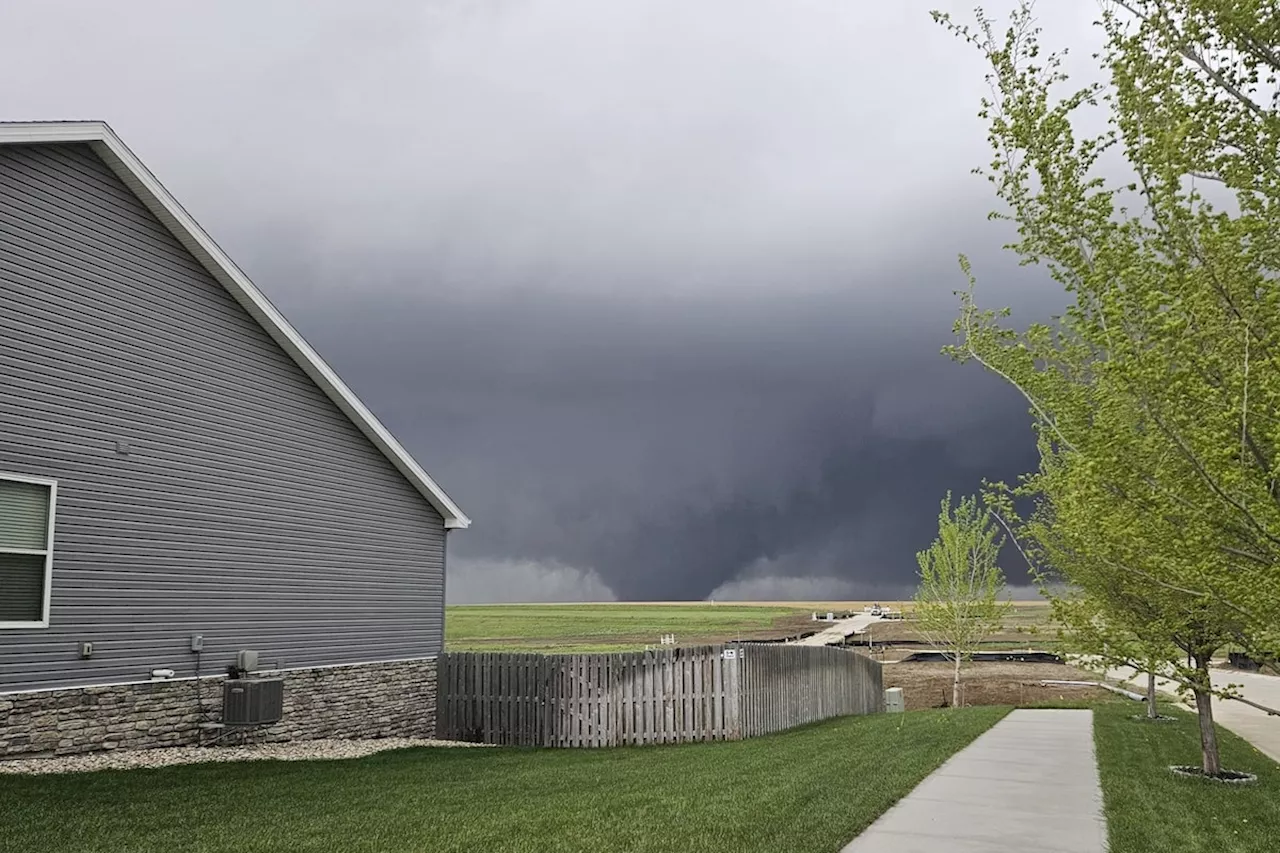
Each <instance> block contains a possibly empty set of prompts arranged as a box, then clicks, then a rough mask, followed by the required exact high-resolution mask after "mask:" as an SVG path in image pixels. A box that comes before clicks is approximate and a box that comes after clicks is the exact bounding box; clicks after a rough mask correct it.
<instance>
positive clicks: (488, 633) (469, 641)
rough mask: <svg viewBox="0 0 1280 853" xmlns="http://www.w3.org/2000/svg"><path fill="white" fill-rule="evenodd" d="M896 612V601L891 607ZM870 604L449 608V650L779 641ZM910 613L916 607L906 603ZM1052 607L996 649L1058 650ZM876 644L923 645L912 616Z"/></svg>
mask: <svg viewBox="0 0 1280 853" xmlns="http://www.w3.org/2000/svg"><path fill="white" fill-rule="evenodd" d="M888 603H889V604H891V605H893V606H894V607H897V606H899V605H898V603H897V602H888ZM864 604H865V603H864V602H860V601H859V602H850V601H846V602H790V603H788V602H766V603H744V602H732V603H730V602H725V603H716V604H712V603H709V602H684V603H676V602H666V603H652V604H641V603H626V604H486V605H471V606H450V607H448V608H446V611H445V646H446V647H447V648H448V649H450V650H454V651H537V652H616V651H627V650H631V649H643V648H645V647H646V646H655V645H658V643H659V642H660V640H659V638H660V637H661V636H662V635H663V634H674V635H675V638H676V643H677V645H682V646H689V645H698V644H704V643H723V642H727V641H730V640H763V639H777V638H780V637H784V636H789V635H795V634H800V633H804V632H808V631H814V630H818V629H820V628H822V627H824V623H815V622H813V621H812V615H813V613H814V611H818V612H820V613H825V612H827V611H828V610H831V611H835V612H848V611H860V610H862V608H863V606H864ZM906 609H907V610H908V611H909V610H910V604H909V602H908V603H907V607H906ZM1048 622H1049V608H1048V607H1047V606H1045V605H1044V604H1042V603H1040V602H1019V603H1018V604H1017V605H1016V606H1015V607H1014V609H1013V611H1012V612H1011V613H1010V614H1009V616H1008V617H1007V618H1006V620H1005V627H1004V629H1003V630H1002V631H1001V632H1000V633H999V634H997V635H995V636H993V637H992V638H991V642H990V647H991V648H1012V647H1018V648H1026V647H1028V646H1035V647H1036V648H1048V649H1052V648H1054V647H1055V646H1056V643H1057V641H1056V638H1055V636H1054V632H1053V629H1052V628H1051V627H1050V626H1049V624H1048ZM872 636H873V638H874V639H875V642H876V643H877V644H880V643H885V642H887V643H889V644H890V645H892V643H893V642H894V641H919V640H920V636H919V635H918V634H917V633H916V631H915V628H914V626H913V625H912V623H911V621H910V620H909V619H908V620H907V621H903V622H881V623H878V624H877V625H875V626H874V627H873V629H872Z"/></svg>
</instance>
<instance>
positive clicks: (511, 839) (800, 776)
mask: <svg viewBox="0 0 1280 853" xmlns="http://www.w3.org/2000/svg"><path fill="white" fill-rule="evenodd" d="M1007 710H1008V709H1006V708H966V709H959V710H943V711H917V712H913V713H910V714H902V715H889V714H879V715H874V716H869V717H848V718H844V719H840V720H831V721H827V722H824V723H819V724H816V725H813V726H808V727H805V728H803V729H796V730H793V731H790V732H787V733H784V734H780V735H775V736H772V737H766V738H757V739H754V740H748V741H741V742H735V743H703V744H689V745H685V746H667V747H638V748H637V747H633V748H624V749H611V750H541V751H539V750H518V749H483V748H478V749H465V748H464V749H410V750H400V751H396V752H387V753H382V754H379V755H374V756H370V757H368V758H363V759H357V760H350V761H332V762H248V763H242V764H206V765H189V766H185V767H169V768H164V769H159V770H134V771H103V772H98V773H87V774H76V775H63V776H26V777H24V776H0V833H2V834H0V849H3V850H5V851H7V853H20V851H32V852H33V853H35V851H39V853H48V851H55V850H56V851H83V853H93V851H98V853H150V852H151V851H155V853H169V851H183V852H184V853H200V851H228V853H231V851H234V853H266V851H271V853H279V851H289V853H311V851H333V853H338V851H343V853H346V851H379V853H396V851H414V853H419V851H433V853H464V852H465V853H472V851H479V850H486V851H495V853H522V851H527V853H555V851H583V853H612V851H618V853H622V851H628V853H630V851H638V852H639V851H653V853H658V852H659V851H661V853H670V851H681V853H686V852H687V853H703V851H705V853H713V852H714V853H719V851H734V853H833V851H836V850H839V849H840V847H841V846H842V845H843V844H845V843H846V842H848V841H849V840H850V839H852V838H853V837H854V836H855V835H857V833H858V832H859V831H861V830H862V829H863V828H864V827H866V826H867V825H868V824H870V823H871V821H872V820H874V819H875V817H876V816H877V815H879V814H880V813H881V812H883V811H884V810H886V809H887V808H888V807H889V806H890V805H892V804H893V803H894V802H895V801H896V800H898V799H899V798H901V797H902V796H903V795H904V794H905V793H906V792H907V791H909V790H910V789H911V788H912V787H914V786H915V784H916V783H917V782H919V781H920V780H921V779H923V778H924V777H925V776H926V775H928V774H929V773H930V772H931V771H932V770H934V769H935V768H936V767H937V766H938V765H940V764H941V763H942V762H943V761H944V760H945V759H946V758H947V757H948V756H949V755H951V754H952V753H954V752H955V751H956V750H958V749H960V748H961V747H963V746H964V745H965V744H967V743H969V742H970V741H971V740H973V739H974V738H975V737H977V736H978V735H979V734H980V733H981V732H983V731H984V730H986V729H987V728H988V727H990V726H991V725H992V724H994V723H995V722H996V721H997V720H998V719H1000V718H1001V717H1002V716H1003V715H1004V714H1005V713H1006V711H1007Z"/></svg>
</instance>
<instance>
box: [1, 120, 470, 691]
mask: <svg viewBox="0 0 1280 853" xmlns="http://www.w3.org/2000/svg"><path fill="white" fill-rule="evenodd" d="M121 450H124V451H127V452H120V451H121ZM0 472H7V473H14V474H24V475H28V476H36V477H49V478H55V479H57V481H58V506H57V516H56V522H55V533H54V560H53V589H52V595H51V608H50V627H48V628H42V629H0V692H3V691H13V690H26V689H33V688H43V687H60V686H77V685H84V684H103V683H114V682H122V681H136V680H142V679H146V678H147V677H148V676H149V673H150V671H151V670H152V669H154V668H166V669H173V670H176V671H177V672H178V674H179V675H190V674H192V673H193V672H194V665H195V655H193V654H192V653H191V652H190V650H189V643H190V636H191V635H192V634H202V635H203V636H204V638H205V651H204V653H203V657H202V666H203V671H204V672H207V673H208V672H218V671H223V670H225V668H226V666H227V665H228V664H229V663H232V662H233V660H234V656H235V652H236V651H237V650H238V649H242V648H253V649H257V650H258V651H260V652H261V653H262V660H263V662H264V663H266V664H270V665H273V666H279V667H305V666H320V665H331V664H343V663H361V662H367V661H388V660H399V659H409V658H420V657H430V656H433V655H436V654H438V653H439V651H440V648H441V645H442V641H443V621H444V550H445V529H444V521H443V519H442V518H441V516H440V514H439V513H438V512H437V511H436V510H435V509H434V508H433V507H432V506H431V505H430V504H429V503H428V502H427V500H426V499H425V498H424V497H423V496H422V495H421V494H420V493H419V492H418V491H417V490H416V489H415V488H414V487H413V486H412V485H411V484H410V483H409V482H408V481H407V480H406V479H405V478H404V477H403V476H402V475H401V474H400V473H399V472H398V471H397V470H396V469H395V468H394V467H393V466H392V464H391V463H390V462H389V461H388V460H387V459H386V457H385V456H383V454H382V453H381V452H380V451H379V450H378V449H377V448H376V447H374V446H373V444H372V443H370V442H369V440H368V439H367V438H365V436H364V435H363V434H362V433H361V432H360V431H359V430H358V429H357V428H356V426H355V425H354V424H352V423H351V421H350V420H349V419H348V418H347V417H346V416H345V415H344V414H343V413H342V412H341V411H340V410H339V409H338V408H337V406H336V405H335V404H334V403H333V402H332V401H331V400H330V399H329V398H328V397H327V396H326V395H325V394H324V392H323V391H321V390H320V388H318V387H317V386H316V385H315V383H314V382H312V381H311V379H310V378H309V377H307V375H306V374H305V373H304V372H303V371H302V369H301V368H299V367H298V366H297V364H295V363H294V362H293V360H292V359H291V358H290V357H289V356H288V354H286V353H285V352H284V351H283V350H282V349H281V348H280V347H279V346H278V345H277V344H276V343H275V342H274V341H273V340H272V339H271V338H270V337H269V336H268V335H267V333H266V332H265V331H264V330H263V329H262V328H261V327H260V326H259V325H258V324H257V323H256V322H255V321H254V320H253V318H252V317H250V316H249V314H248V313H247V312H246V311H245V310H244V309H243V308H242V307H241V306H240V305H239V303H237V302H236V301H235V299H234V298H232V296H231V295H230V294H229V293H227V292H226V290H225V289H223V288H222V286H221V285H220V284H218V283H217V282H216V281H215V280H214V279H213V278H212V277H211V276H210V275H209V274H208V272H207V271H205V270H204V268H203V267H201V266H200V264H199V263H197V261H196V260H195V258H194V257H192V256H191V255H190V253H188V252H187V251H186V250H185V249H184V248H183V247H182V246H181V245H180V244H179V243H178V241H177V240H176V239H175V238H174V237H173V236H172V235H171V234H170V233H169V232H168V231H167V230H166V229H165V228H164V226H162V225H161V224H160V223H159V222H158V221H157V220H156V218H155V217H154V216H153V215H152V214H151V213H150V212H149V211H148V210H147V209H146V208H145V207H144V206H143V205H142V204H141V203H140V202H139V201H138V200H137V199H136V198H135V197H134V196H133V195H132V194H131V193H130V192H129V190H128V189H127V188H126V187H125V186H124V184H123V183H122V182H121V181H120V180H119V179H118V178H117V177H116V176H115V174H114V173H112V172H111V170H110V169H109V168H108V167H107V166H106V165H105V164H104V163H103V162H102V161H101V160H99V159H98V158H97V156H96V155H95V154H94V153H93V152H92V151H91V150H90V149H89V148H88V147H87V146H84V145H23V146H0ZM0 594H2V592H0ZM86 640H87V641H92V642H93V643H94V655H93V657H92V658H91V659H89V660H81V659H79V656H78V648H79V643H80V642H82V641H86Z"/></svg>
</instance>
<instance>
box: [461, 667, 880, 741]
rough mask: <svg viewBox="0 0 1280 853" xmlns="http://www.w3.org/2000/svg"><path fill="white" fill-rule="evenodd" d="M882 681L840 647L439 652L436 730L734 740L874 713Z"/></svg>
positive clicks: (471, 734)
mask: <svg viewBox="0 0 1280 853" xmlns="http://www.w3.org/2000/svg"><path fill="white" fill-rule="evenodd" d="M881 685H882V679H881V673H880V664H879V663H877V662H875V661H873V660H870V659H869V658H866V657H863V656H862V655H859V654H856V653H855V652H852V651H848V650H845V649H839V648H822V647H810V646H783V645H772V644H750V643H747V644H734V645H726V646H699V647H689V648H674V649H661V650H652V651H645V652H630V653H620V654H574V655H540V654H506V653H495V652H448V653H445V654H443V655H441V656H440V659H439V668H438V671H437V681H436V697H437V698H436V736H437V737H440V738H444V739H447V740H460V741H470V742H476V743H493V744H506V745H515V746H559V747H573V746H619V745H623V744H651V743H682V742H687V741H700V740H738V739H741V738H743V737H752V736H755V735H761V734H767V733H769V732H776V731H782V730H783V729H788V728H791V727H793V726H798V725H802V724H804V723H808V722H813V721H815V720H822V719H826V718H827V717H835V716H841V715H845V714H869V713H874V712H876V711H881V710H883V707H884V702H883V695H884V693H883V690H882V686H881Z"/></svg>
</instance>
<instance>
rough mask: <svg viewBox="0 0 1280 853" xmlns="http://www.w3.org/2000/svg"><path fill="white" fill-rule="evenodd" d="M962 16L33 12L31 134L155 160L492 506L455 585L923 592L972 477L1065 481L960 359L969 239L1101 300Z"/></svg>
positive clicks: (15, 39)
mask: <svg viewBox="0 0 1280 853" xmlns="http://www.w3.org/2000/svg"><path fill="white" fill-rule="evenodd" d="M935 5H942V6H944V7H954V10H955V11H957V12H964V11H965V8H966V7H965V4H960V3H940V4H935ZM1063 5H1064V6H1065V5H1066V4H1063ZM1076 5H1077V4H1071V6H1072V8H1071V10H1070V11H1068V9H1067V8H1063V7H1055V8H1054V9H1053V10H1051V11H1046V12H1044V16H1045V17H1047V18H1049V19H1050V20H1051V22H1052V23H1053V25H1054V26H1055V27H1056V29H1055V32H1058V33H1066V34H1070V35H1071V37H1073V38H1075V39H1076V43H1079V42H1085V41H1087V39H1088V38H1089V37H1090V35H1089V26H1088V25H1089V22H1090V20H1091V19H1092V18H1093V17H1094V16H1095V13H1096V10H1095V9H1093V8H1091V4H1078V6H1079V7H1081V8H1075V7H1076ZM929 8H930V5H929V4H925V5H921V4H917V3H914V2H903V3H892V4H879V5H868V4H861V3H849V2H841V1H840V0H806V2H794V0H752V2H729V1H728V0H714V2H703V3H681V2H674V1H673V0H664V1H663V2H654V0H643V2H642V0H617V2H610V3H592V2H586V0H489V2H478V3H461V2H453V1H452V0H434V1H433V2H427V3H419V4H402V3H393V2H386V3H380V2H375V3H372V4H363V5H361V6H353V5H351V4H348V3H339V2H315V3H308V4H306V8H305V14H303V12H302V11H301V10H302V7H301V6H300V5H299V4H293V3H287V2H259V0H255V2H248V0H243V2H225V3H219V4H216V5H214V6H204V7H199V8H197V7H194V6H192V7H187V6H183V5H181V4H171V3H164V2H159V0H154V1H153V2H132V3H129V4H126V5H124V6H119V5H116V6H112V7H108V6H105V5H102V4H97V3H88V2H71V0H50V2H44V3H39V4H36V3H29V4H6V5H5V6H4V7H3V8H0V80H3V81H4V82H3V83H0V118H4V119H33V118H44V119H47V118H102V119H105V120H107V121H108V122H110V123H111V124H112V125H113V127H114V128H115V129H116V130H117V131H118V132H119V133H120V134H121V135H122V136H123V137H124V138H125V139H126V140H127V141H128V142H129V144H130V145H131V146H133V147H134V148H135V150H136V151H137V152H138V153H139V154H140V155H141V156H142V157H143V159H144V160H146V161H147V162H148V163H149V164H151V165H152V167H153V169H154V170H155V171H156V173H157V174H158V176H159V177H160V179H161V180H162V181H164V182H165V183H166V185H168V186H169V188H170V189H171V190H172V191H173V192H174V193H175V194H176V195H177V196H178V197H180V198H182V199H183V200H184V202H185V203H186V204H187V205H188V207H189V209H190V210H191V212H192V213H193V214H194V215H195V216H196V217H197V218H198V219H199V220H200V221H201V222H202V224H204V225H205V226H206V227H207V228H208V229H209V230H210V231H211V232H212V233H213V234H214V235H215V237H217V238H218V239H219V241H220V242H221V243H222V245H223V246H224V248H226V249H227V250H228V251H229V252H230V254H231V255H232V256H233V257H235V258H237V260H238V261H239V262H240V263H241V265H242V266H243V267H244V268H245V270H246V272H247V273H248V274H249V275H250V276H251V277H252V278H253V279H254V281H255V282H256V283H257V284H258V285H259V287H261V288H262V289H263V290H264V291H265V292H266V293H267V294H268V296H269V297H270V298H271V299H272V300H273V301H274V302H275V303H276V304H277V305H278V306H279V307H281V309H282V310H283V311H284V312H285V314H286V315H287V316H289V317H290V319H291V320H292V321H293V322H294V324H295V325H296V326H297V327H298V328H299V329H300V330H301V331H302V333H303V334H304V335H305V336H306V337H307V338H308V339H309V340H310V341H311V342H312V343H313V345H315V346H316V348H317V349H318V350H319V351H320V352H321V353H323V355H324V356H325V358H326V359H327V360H328V361H329V362H330V363H331V364H332V365H333V366H334V367H335V368H336V369H337V371H338V372H339V373H340V374H341V375H342V376H343V377H344V378H345V379H346V380H347V382H348V383H349V384H350V385H351V386H352V387H353V388H354V389H355V390H356V392H357V393H358V394H360V396H361V398H362V399H363V400H364V401H365V402H366V403H367V404H369V406H370V407H371V408H372V409H373V410H374V411H375V412H376V413H377V415H378V416H379V417H380V418H381V419H382V420H383V421H384V423H386V424H387V426H388V427H389V428H390V429H391V430H392V431H393V432H394V433H395V434H396V435H397V436H398V437H399V438H400V439H401V441H402V443H404V444H405V445H406V446H407V447H408V448H409V450H410V451H411V452H412V453H413V454H414V455H415V456H416V457H417V458H418V459H419V461H420V462H421V463H422V464H423V466H424V467H425V468H427V469H428V470H429V471H430V472H431V473H432V475H433V477H434V478H435V479H437V480H438V481H439V482H441V483H442V484H443V485H444V486H445V487H446V488H447V489H448V490H449V492H450V494H451V495H452V497H454V498H455V499H456V500H457V501H458V503H459V504H460V505H462V507H463V508H464V509H465V510H466V512H467V513H468V515H470V516H472V517H473V518H474V520H475V524H474V526H473V527H472V528H471V529H470V530H467V531H465V532H460V533H458V534H456V535H454V536H452V537H451V539H452V541H451V543H450V555H449V579H448V592H449V597H450V599H451V600H453V601H476V600H515V599H520V600H538V601H550V600H601V599H623V600H625V599H666V600H670V599H698V598H706V597H714V598H717V599H721V600H726V599H781V598H794V599H822V598H874V597H881V598H892V597H896V596H900V595H903V594H905V592H906V591H907V590H909V588H910V587H911V586H912V585H913V574H914V571H915V556H914V555H915V552H916V551H917V550H920V549H921V548H923V547H925V546H927V544H928V543H929V541H930V540H931V538H932V536H933V534H934V528H935V519H936V514H937V503H938V500H939V499H940V497H941V496H942V494H943V493H944V492H945V491H946V490H948V489H951V490H953V491H956V492H971V491H973V490H975V489H977V488H978V486H979V485H980V483H981V481H982V480H983V478H988V479H1011V478H1013V477H1015V476H1016V475H1017V474H1018V473H1020V472H1022V471H1026V470H1028V469H1029V468H1030V467H1031V466H1033V465H1034V464H1035V461H1036V456H1035V448H1034V444H1033V440H1032V434H1031V430H1030V426H1029V421H1028V417H1027V413H1026V406H1025V404H1024V403H1023V402H1022V401H1021V400H1020V399H1019V398H1018V396H1017V395H1016V394H1015V393H1013V392H1012V391H1011V390H1010V389H1008V388H1007V387H1005V386H1003V385H1002V384H1001V383H1000V382H999V381H998V380H996V379H994V378H993V377H991V376H988V375H985V374H983V373H982V371H981V370H979V369H975V368H972V367H969V366H965V367H961V366H958V365H955V364H953V363H951V362H949V361H948V360H947V359H946V358H945V357H943V356H942V355H940V354H939V349H940V347H941V346H943V345H944V344H946V343H948V342H949V341H950V340H951V322H952V319H953V317H954V313H955V310H956V305H957V302H956V299H955V297H954V295H953V291H954V290H956V289H957V288H959V287H962V286H963V285H964V279H963V277H962V276H961V275H960V273H959V270H958V268H957V264H956V257H957V255H958V254H959V253H960V252H967V253H968V254H970V256H971V257H972V258H973V260H974V264H975V268H976V271H977V273H978V275H979V280H980V284H979V286H980V290H979V295H980V298H981V299H982V300H983V301H984V302H986V303H988V304H992V305H997V304H999V305H1004V304H1012V305H1014V306H1015V308H1016V311H1017V314H1018V316H1020V317H1023V318H1042V317H1047V316H1049V315H1050V314H1051V313H1053V312H1054V311H1055V310H1056V309H1057V307H1058V306H1059V303H1060V302H1061V300H1062V295H1061V294H1060V293H1059V292H1058V291H1057V290H1056V289H1055V288H1054V287H1053V286H1052V284H1051V283H1048V282H1046V281H1045V279H1044V277H1043V275H1042V274H1040V273H1037V272H1035V271H1034V270H1032V271H1028V270H1027V269H1024V268H1019V267H1018V266H1017V265H1016V263H1015V262H1014V261H1013V260H1012V259H1011V258H1010V257H1008V256H1007V255H1005V254H1003V253H1002V252H1001V251H1000V248H999V247H1000V245H1001V244H1002V243H1004V242H1007V240H1008V237H1009V234H1008V231H1007V229H1005V230H1002V228H1001V227H1000V226H998V225H993V224H990V223H988V222H987V221H986V218H985V214H986V212H987V211H988V209H990V208H991V207H992V206H993V204H994V201H993V199H992V198H990V196H989V195H988V190H989V187H988V186H987V184H986V183H985V182H984V181H981V180H980V179H978V178H975V177H973V176H972V175H970V174H969V169H970V167H972V166H974V165H977V164H980V163H981V162H983V161H984V160H985V159H986V158H987V153H986V150H985V134H984V131H983V128H982V126H981V124H980V122H979V121H978V120H977V119H976V117H975V113H976V111H977V108H978V99H979V98H980V97H981V95H982V93H983V86H984V84H983V80H982V66H981V62H980V59H979V57H978V56H977V55H976V54H975V53H974V52H973V51H972V50H971V49H968V48H966V47H965V46H964V45H962V44H960V43H958V42H957V41H956V40H954V39H952V38H950V37H948V36H947V35H946V34H945V33H944V32H943V31H942V30H941V29H940V28H939V27H937V26H935V25H934V24H933V23H932V22H931V21H930V20H929V16H928V9H929ZM1055 15H1056V16H1057V17H1053V16H1055ZM52 55H57V56H58V57H60V59H59V61H58V62H57V63H53V64H50V63H47V62H43V61H41V58H42V57H47V56H52ZM33 68H41V69H42V71H41V73H40V74H39V75H34V74H32V73H31V69H33ZM1008 571H1009V572H1010V574H1011V576H1013V578H1014V580H1016V581H1018V582H1025V579H1024V578H1023V576H1022V570H1021V569H1020V568H1019V566H1018V565H1017V562H1016V561H1015V560H1010V561H1009V566H1008Z"/></svg>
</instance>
